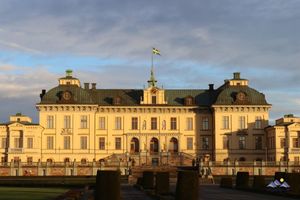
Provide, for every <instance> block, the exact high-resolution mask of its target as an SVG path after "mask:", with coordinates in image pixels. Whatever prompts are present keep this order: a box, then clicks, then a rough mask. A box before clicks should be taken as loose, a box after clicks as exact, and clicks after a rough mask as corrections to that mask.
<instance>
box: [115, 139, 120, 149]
mask: <svg viewBox="0 0 300 200" xmlns="http://www.w3.org/2000/svg"><path fill="white" fill-rule="evenodd" d="M115 149H116V150H120V149H121V138H120V137H117V138H115Z"/></svg>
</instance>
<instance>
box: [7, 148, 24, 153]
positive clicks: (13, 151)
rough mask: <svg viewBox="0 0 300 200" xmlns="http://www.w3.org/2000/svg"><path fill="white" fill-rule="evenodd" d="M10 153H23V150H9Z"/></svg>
mask: <svg viewBox="0 0 300 200" xmlns="http://www.w3.org/2000/svg"><path fill="white" fill-rule="evenodd" d="M8 153H23V148H8Z"/></svg>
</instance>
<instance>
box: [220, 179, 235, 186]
mask: <svg viewBox="0 0 300 200" xmlns="http://www.w3.org/2000/svg"><path fill="white" fill-rule="evenodd" d="M232 184H233V181H232V178H231V177H222V178H221V182H220V187H223V188H232Z"/></svg>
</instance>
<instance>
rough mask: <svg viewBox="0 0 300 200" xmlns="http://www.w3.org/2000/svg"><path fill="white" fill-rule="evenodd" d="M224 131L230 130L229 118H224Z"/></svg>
mask: <svg viewBox="0 0 300 200" xmlns="http://www.w3.org/2000/svg"><path fill="white" fill-rule="evenodd" d="M223 129H229V116H223Z"/></svg>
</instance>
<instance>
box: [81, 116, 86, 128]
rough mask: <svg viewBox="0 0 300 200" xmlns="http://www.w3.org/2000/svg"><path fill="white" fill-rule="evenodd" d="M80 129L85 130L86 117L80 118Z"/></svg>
mask: <svg viewBox="0 0 300 200" xmlns="http://www.w3.org/2000/svg"><path fill="white" fill-rule="evenodd" d="M80 128H87V116H86V115H82V116H80Z"/></svg>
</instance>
